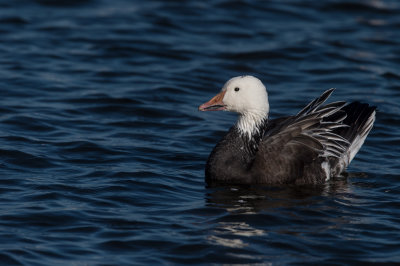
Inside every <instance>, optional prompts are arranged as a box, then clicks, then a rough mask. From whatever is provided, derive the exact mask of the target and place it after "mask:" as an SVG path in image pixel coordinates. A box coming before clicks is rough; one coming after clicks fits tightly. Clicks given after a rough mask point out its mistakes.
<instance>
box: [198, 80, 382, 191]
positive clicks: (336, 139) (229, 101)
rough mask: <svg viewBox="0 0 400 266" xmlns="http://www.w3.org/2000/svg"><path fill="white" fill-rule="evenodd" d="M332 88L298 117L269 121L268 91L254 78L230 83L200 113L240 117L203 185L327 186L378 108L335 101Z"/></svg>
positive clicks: (354, 151)
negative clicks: (332, 99) (218, 113)
mask: <svg viewBox="0 0 400 266" xmlns="http://www.w3.org/2000/svg"><path fill="white" fill-rule="evenodd" d="M333 91H334V89H329V90H327V91H325V92H324V93H322V94H321V96H319V97H318V98H316V99H314V100H313V101H311V102H310V103H309V104H308V105H307V106H306V107H304V108H303V109H302V110H301V111H300V112H298V113H297V114H296V115H292V116H286V117H281V118H276V119H269V117H268V114H269V102H268V93H267V90H266V87H265V86H264V84H263V83H262V82H261V81H260V80H259V79H258V78H256V77H254V76H249V75H245V76H239V77H234V78H231V79H230V80H228V81H227V82H226V83H225V85H224V86H223V88H222V90H221V92H220V93H219V94H217V95H216V96H215V97H213V98H212V99H211V100H209V101H208V102H206V103H204V104H202V105H200V106H199V110H200V111H230V112H235V113H238V119H237V122H236V123H235V125H234V126H232V127H231V128H230V129H229V131H228V132H227V133H226V134H225V136H224V137H223V138H222V139H221V140H220V141H219V142H218V143H217V145H216V146H215V147H214V149H213V150H212V152H211V154H210V155H209V157H208V160H207V163H206V167H205V181H206V183H207V184H208V185H214V184H250V185H252V184H267V185H268V184H269V185H275V184H295V185H305V184H323V183H325V182H326V181H328V180H330V179H331V178H332V179H333V178H334V177H339V176H342V175H343V174H344V173H345V170H346V168H347V166H348V165H349V164H350V162H351V161H352V160H353V158H354V156H355V155H356V154H357V152H358V151H359V150H360V148H361V146H362V145H363V143H364V141H365V139H366V137H367V135H368V133H369V132H370V131H371V129H372V126H373V124H374V121H375V114H376V111H375V110H376V106H370V105H369V104H366V103H360V102H357V101H355V102H351V103H346V102H345V101H337V102H332V103H329V104H324V103H325V101H326V100H327V99H328V97H329V96H330V95H331V94H332V92H333Z"/></svg>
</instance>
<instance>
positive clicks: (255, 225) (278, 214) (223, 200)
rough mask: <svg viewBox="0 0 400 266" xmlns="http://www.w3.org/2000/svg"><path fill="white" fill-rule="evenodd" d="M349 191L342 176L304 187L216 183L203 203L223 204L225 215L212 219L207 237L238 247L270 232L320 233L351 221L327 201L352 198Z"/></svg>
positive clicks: (298, 234)
mask: <svg viewBox="0 0 400 266" xmlns="http://www.w3.org/2000/svg"><path fill="white" fill-rule="evenodd" d="M349 194H351V187H350V186H349V185H348V182H347V180H346V179H342V180H335V181H331V182H330V183H327V184H324V185H318V186H304V187H296V186H289V187H240V186H234V187H231V186H230V187H217V188H214V189H212V190H211V191H210V192H209V193H208V194H207V195H206V204H207V205H208V206H210V207H217V208H223V209H225V210H226V211H227V212H228V215H226V216H225V217H223V218H220V219H219V220H218V221H216V225H215V228H214V229H213V230H212V231H210V232H209V235H208V236H207V240H208V242H209V243H210V244H213V245H218V246H221V247H229V248H238V249H241V248H244V247H246V246H248V245H252V241H254V238H257V237H259V238H262V239H268V238H269V235H270V234H278V235H281V237H282V239H285V238H287V236H301V235H303V234H305V233H306V234H314V235H316V234H324V233H327V232H329V231H331V230H335V229H337V228H338V227H341V226H342V225H345V224H348V223H351V220H350V219H349V218H348V217H337V216H336V215H335V213H336V212H337V210H336V209H337V206H334V205H331V206H330V205H329V204H327V198H334V199H336V200H335V201H336V202H340V203H341V202H346V201H349V200H350V201H352V200H354V199H351V197H350V198H349V197H348V195H349ZM335 201H334V202H335ZM304 217H308V219H306V220H305V219H304ZM288 218H289V219H288ZM320 220H323V222H321V221H320ZM250 238H251V241H249V239H250ZM257 256H258V255H257Z"/></svg>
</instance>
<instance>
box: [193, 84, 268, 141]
mask: <svg viewBox="0 0 400 266" xmlns="http://www.w3.org/2000/svg"><path fill="white" fill-rule="evenodd" d="M199 110H200V111H218V110H225V111H231V112H236V113H239V114H240V116H239V119H238V122H237V126H238V128H239V130H241V131H242V132H243V133H247V134H248V135H249V136H251V134H252V133H253V132H254V130H257V126H258V125H259V124H260V123H261V122H262V121H264V119H266V118H267V117H268V112H269V104H268V94H267V90H266V88H265V86H264V85H263V84H262V82H261V81H260V80H259V79H258V78H256V77H253V76H239V77H234V78H231V79H230V80H228V81H227V82H226V83H225V85H224V87H223V88H222V90H221V92H220V93H219V94H218V95H216V96H215V97H214V98H212V99H211V100H210V101H208V102H206V103H204V104H202V105H200V107H199Z"/></svg>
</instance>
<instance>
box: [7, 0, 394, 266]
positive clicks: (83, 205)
mask: <svg viewBox="0 0 400 266" xmlns="http://www.w3.org/2000/svg"><path fill="white" fill-rule="evenodd" d="M240 74H253V75H256V76H257V77H259V78H261V79H262V80H263V81H264V82H265V83H266V85H267V87H268V90H269V95H270V105H271V115H272V117H277V116H280V115H286V114H294V113H296V112H297V111H298V110H299V109H300V108H301V107H302V106H304V105H305V104H306V103H307V102H308V101H310V100H311V99H312V98H313V97H315V96H317V95H319V94H320V93H321V92H322V91H324V90H326V89H328V88H331V87H336V88H337V90H336V91H335V93H334V95H333V97H332V99H331V100H343V99H345V100H363V101H366V102H368V103H371V104H373V105H377V106H378V108H379V112H378V114H377V121H376V124H375V127H374V129H373V130H372V132H371V134H370V136H369V138H368V139H367V141H366V143H365V145H364V147H363V148H362V149H361V152H360V153H359V154H358V155H357V157H356V159H355V160H354V161H353V163H352V165H351V167H350V168H349V172H351V174H350V177H349V179H348V180H341V181H332V182H330V183H329V184H327V185H325V186H322V187H318V188H315V187H313V188H310V187H305V188H304V187H303V188H262V187H260V188H241V187H222V188H206V187H205V184H204V173H203V171H204V164H205V161H206V159H207V156H208V154H209V152H210V151H211V149H212V147H213V146H214V145H215V143H216V142H217V141H218V139H219V138H220V137H221V136H222V135H223V134H224V131H226V130H227V129H228V128H229V127H230V126H231V125H232V124H233V123H234V121H235V116H234V115H232V114H228V113H215V112H210V113H200V112H198V111H197V106H198V105H199V104H201V103H203V102H204V101H206V100H208V99H209V98H210V97H211V96H213V95H215V94H216V93H217V92H218V91H219V89H220V88H221V86H222V85H223V83H224V82H225V81H226V80H227V79H228V78H230V77H232V76H236V75H240ZM399 113H400V2H399V1H396V0H393V1H391V0H365V1H361V0H360V1H356V0H351V1H344V0H330V1H311V0H308V1H306V0H305V1H294V0H289V1H278V0H276V1H225V0H209V1H186V2H182V1H123V0H118V1H105V0H104V1H101V0H92V1H77V0H76V1H56V0H40V1H39V0H37V1H22V0H15V1H0V262H1V264H3V265H18V264H21V265H62V264H64V265H125V264H154V263H155V264H188V263H198V264H205V263H231V264H232V263H241V264H244V263H265V264H268V263H272V264H273V265H276V264H277V265H280V264H289V263H294V264H297V263H310V262H314V263H318V264H319V263H335V264H336V263H361V262H364V263H370V264H371V265H372V264H376V263H383V262H386V263H395V262H397V263H399V262H400V159H399V158H400V130H399V126H400V118H399Z"/></svg>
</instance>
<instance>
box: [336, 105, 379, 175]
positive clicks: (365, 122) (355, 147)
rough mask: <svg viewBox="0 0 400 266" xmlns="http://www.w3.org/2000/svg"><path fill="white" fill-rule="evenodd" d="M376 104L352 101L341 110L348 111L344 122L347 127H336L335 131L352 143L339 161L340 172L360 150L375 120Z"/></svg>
mask: <svg viewBox="0 0 400 266" xmlns="http://www.w3.org/2000/svg"><path fill="white" fill-rule="evenodd" d="M375 110H376V106H369V105H368V104H366V103H360V102H352V103H350V104H348V105H346V106H344V107H343V108H341V111H343V112H345V113H346V118H345V119H344V120H343V124H345V125H347V127H340V128H337V129H334V130H333V132H334V133H336V134H338V135H339V136H341V137H343V138H344V139H346V140H347V141H348V142H349V143H350V145H349V146H348V148H347V150H346V152H345V153H343V155H342V156H341V158H340V159H339V160H338V161H337V165H336V166H337V167H338V168H339V169H340V170H339V172H341V171H343V170H344V169H345V168H346V167H347V166H348V165H349V164H350V162H351V161H352V160H353V158H354V156H355V155H356V154H357V152H358V151H359V150H360V148H361V146H362V145H363V143H364V141H365V139H366V137H367V135H368V133H369V132H370V131H371V129H372V126H373V123H374V121H375V113H376V111H375Z"/></svg>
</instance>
